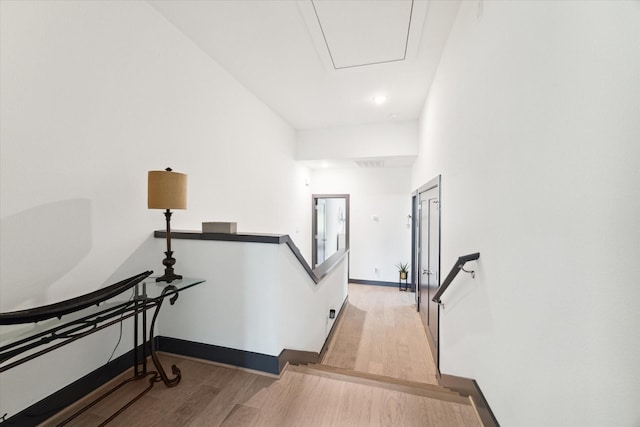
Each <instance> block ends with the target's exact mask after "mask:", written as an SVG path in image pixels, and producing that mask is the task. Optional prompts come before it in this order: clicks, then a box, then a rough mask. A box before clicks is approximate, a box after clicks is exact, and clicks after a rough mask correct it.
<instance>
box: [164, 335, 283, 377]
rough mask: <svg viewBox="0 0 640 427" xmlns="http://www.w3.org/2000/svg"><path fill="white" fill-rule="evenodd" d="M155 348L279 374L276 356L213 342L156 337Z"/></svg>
mask: <svg viewBox="0 0 640 427" xmlns="http://www.w3.org/2000/svg"><path fill="white" fill-rule="evenodd" d="M156 339H157V340H158V341H157V343H158V345H157V347H156V348H157V349H158V350H159V351H165V352H167V353H174V354H180V355H183V356H189V357H195V358H197V359H203V360H209V361H212V362H218V363H224V364H226V365H233V366H239V367H241V368H247V369H253V370H256V371H262V372H267V373H270V374H275V375H279V374H280V363H279V360H278V356H270V355H268V354H262V353H254V352H251V351H245V350H237V349H235V348H228V347H220V346H217V345H213V344H203V343H199V342H195V341H187V340H182V339H178V338H170V337H163V336H160V337H156Z"/></svg>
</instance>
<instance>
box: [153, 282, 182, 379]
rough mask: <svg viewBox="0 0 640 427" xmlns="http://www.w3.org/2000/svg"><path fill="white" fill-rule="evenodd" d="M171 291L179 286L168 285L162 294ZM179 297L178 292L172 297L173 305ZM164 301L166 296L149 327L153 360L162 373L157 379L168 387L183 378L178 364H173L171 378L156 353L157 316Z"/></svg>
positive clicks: (159, 372) (162, 299) (157, 308)
mask: <svg viewBox="0 0 640 427" xmlns="http://www.w3.org/2000/svg"><path fill="white" fill-rule="evenodd" d="M169 291H177V288H176V287H175V286H174V285H167V286H166V287H165V288H164V289H163V290H162V296H164V294H166V293H167V292H169ZM177 299H178V293H177V292H176V293H175V294H174V295H173V296H172V297H171V299H170V300H169V302H170V303H171V305H173V304H174V303H175V302H176V300H177ZM163 301H164V298H161V299H160V301H159V302H158V305H157V306H156V311H155V312H154V313H153V318H152V320H151V328H150V329H149V339H150V341H151V359H152V360H153V364H154V365H155V367H156V369H157V370H158V374H159V375H160V379H156V381H162V382H163V383H164V385H166V386H167V387H175V386H177V385H178V383H179V382H180V379H181V378H182V374H181V373H180V369H179V368H178V367H177V366H176V365H171V372H172V373H173V375H174V377H173V378H169V376H168V375H167V373H166V372H165V370H164V368H163V367H162V364H161V363H160V359H159V358H158V355H157V354H156V344H155V339H154V337H155V334H154V330H155V326H156V318H157V317H158V313H159V312H160V308H162V302H163Z"/></svg>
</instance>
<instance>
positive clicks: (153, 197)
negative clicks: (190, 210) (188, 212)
mask: <svg viewBox="0 0 640 427" xmlns="http://www.w3.org/2000/svg"><path fill="white" fill-rule="evenodd" d="M148 183H149V189H148V192H147V205H148V207H149V209H187V175H185V174H183V173H178V172H171V171H149V180H148Z"/></svg>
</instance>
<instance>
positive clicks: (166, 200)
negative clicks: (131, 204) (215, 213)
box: [147, 168, 187, 283]
mask: <svg viewBox="0 0 640 427" xmlns="http://www.w3.org/2000/svg"><path fill="white" fill-rule="evenodd" d="M148 184H149V186H148V192H147V205H148V208H149V209H165V212H164V216H165V218H166V220H167V251H166V252H165V255H166V257H165V259H164V260H163V261H162V264H163V265H164V266H165V269H164V275H163V276H162V277H158V278H157V279H156V282H167V283H171V282H172V281H174V280H179V279H182V276H180V275H179V274H175V273H174V272H173V265H174V264H175V263H176V260H175V258H173V256H172V255H173V251H172V250H171V214H172V212H171V209H186V208H187V175H185V174H183V173H178V172H173V171H172V170H171V168H166V169H165V170H163V171H149V179H148Z"/></svg>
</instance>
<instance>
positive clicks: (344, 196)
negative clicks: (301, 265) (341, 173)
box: [311, 194, 351, 268]
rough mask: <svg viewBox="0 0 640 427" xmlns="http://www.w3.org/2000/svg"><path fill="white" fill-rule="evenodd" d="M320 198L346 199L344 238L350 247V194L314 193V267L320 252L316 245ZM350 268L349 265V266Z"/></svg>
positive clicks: (312, 252) (312, 229)
mask: <svg viewBox="0 0 640 427" xmlns="http://www.w3.org/2000/svg"><path fill="white" fill-rule="evenodd" d="M318 199H345V203H344V210H345V213H344V214H345V226H344V234H345V237H344V240H345V242H344V243H345V248H346V249H349V222H350V221H351V211H350V209H349V195H348V194H312V195H311V262H312V264H311V265H312V266H313V267H312V268H316V267H315V265H316V263H317V262H318V252H317V246H316V234H317V233H318V216H317V215H316V205H317V203H318ZM347 268H348V267H347Z"/></svg>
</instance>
